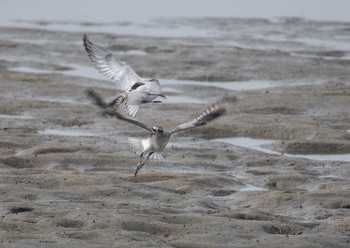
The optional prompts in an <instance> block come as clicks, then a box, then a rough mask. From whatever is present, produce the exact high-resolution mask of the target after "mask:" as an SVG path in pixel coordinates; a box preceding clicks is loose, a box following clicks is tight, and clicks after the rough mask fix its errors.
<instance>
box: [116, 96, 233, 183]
mask: <svg viewBox="0 0 350 248" xmlns="http://www.w3.org/2000/svg"><path fill="white" fill-rule="evenodd" d="M235 100H236V98H235V97H224V98H222V99H221V100H219V101H218V102H216V103H214V104H212V105H211V106H209V107H208V108H206V109H205V110H204V111H203V112H202V113H201V114H200V115H199V116H198V117H196V118H194V119H193V120H192V121H189V122H186V123H183V124H181V125H178V126H177V127H175V128H174V129H172V130H171V131H170V132H167V131H165V130H164V129H163V128H162V127H160V126H153V127H149V126H147V125H146V124H144V123H142V122H140V121H137V120H135V119H132V118H128V117H126V116H124V115H122V114H121V113H119V112H118V111H113V112H111V113H110V114H111V115H114V116H116V117H117V118H118V119H120V120H123V121H126V122H129V123H131V124H134V125H136V126H139V127H141V128H143V129H145V130H147V131H148V132H149V136H148V137H147V138H145V139H136V138H129V139H128V141H129V144H130V146H131V148H132V149H133V151H134V152H135V153H137V154H139V162H138V164H137V168H136V171H135V177H136V175H137V173H138V171H139V170H140V169H141V168H142V167H143V166H144V165H145V163H146V162H147V161H148V160H149V159H153V160H158V161H163V160H164V158H163V155H162V154H161V152H162V151H163V150H164V148H165V147H166V145H167V144H168V142H169V140H170V137H171V136H172V135H173V134H176V133H178V132H181V131H183V130H186V129H190V128H195V127H199V126H203V125H205V124H207V123H208V122H210V121H212V120H215V119H216V118H218V117H220V116H222V115H224V114H225V113H226V112H227V110H228V108H229V106H230V105H231V103H233V102H234V101H235ZM142 160H143V161H142Z"/></svg>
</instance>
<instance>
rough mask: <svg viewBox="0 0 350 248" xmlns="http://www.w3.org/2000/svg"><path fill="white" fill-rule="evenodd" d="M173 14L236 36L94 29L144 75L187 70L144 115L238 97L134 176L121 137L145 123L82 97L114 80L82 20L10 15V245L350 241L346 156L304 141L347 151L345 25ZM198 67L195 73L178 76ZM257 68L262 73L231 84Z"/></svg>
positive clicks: (164, 121) (6, 159)
mask: <svg viewBox="0 0 350 248" xmlns="http://www.w3.org/2000/svg"><path fill="white" fill-rule="evenodd" d="M178 21H179V22H182V23H184V24H185V25H190V26H193V27H196V28H201V27H205V28H209V29H211V30H224V31H226V32H229V33H232V34H233V35H232V36H228V37H226V38H225V37H218V38H215V36H214V37H213V36H211V37H198V38H196V37H188V38H186V37H184V38H179V37H177V38H164V37H162V38H160V37H158V38H157V37H145V36H117V35H112V34H104V33H96V34H95V33H91V34H89V35H90V38H91V39H92V40H93V41H95V42H96V43H98V44H101V45H105V46H106V47H109V49H110V50H111V51H113V52H114V53H115V54H117V55H120V57H121V58H122V59H123V60H124V61H127V62H128V63H129V64H130V65H132V67H133V68H134V69H135V71H137V72H138V73H139V74H140V75H142V76H143V77H145V78H150V77H156V78H160V79H162V78H165V79H176V80H178V81H175V83H171V82H168V83H166V82H165V83H164V86H163V88H164V91H165V92H164V93H165V94H166V95H168V96H169V102H168V103H167V102H164V103H163V104H154V105H146V106H142V107H141V109H140V113H139V115H138V116H137V117H138V118H139V119H140V120H142V121H143V122H145V123H147V124H149V125H154V124H158V125H161V126H163V127H164V128H165V129H166V130H169V129H171V128H173V127H175V126H176V125H177V124H180V123H182V122H185V121H188V120H190V119H192V118H193V117H195V116H196V115H197V114H198V113H200V112H201V111H202V110H203V109H204V108H205V107H206V106H207V105H208V104H210V103H212V102H214V101H216V100H217V99H219V98H220V97H222V96H223V95H227V94H228V95H231V96H236V97H237V98H238V102H237V103H236V105H235V106H234V107H233V108H232V109H231V110H230V112H229V113H228V115H227V116H224V117H223V118H221V119H218V120H217V121H215V122H214V123H211V124H210V125H208V126H205V127H201V128H197V129H194V130H189V131H185V132H182V133H179V134H178V135H176V136H174V137H173V138H172V140H171V143H170V144H169V146H168V147H167V148H166V150H165V151H164V157H165V158H166V161H164V162H153V161H152V162H150V163H148V164H147V165H146V166H145V167H144V168H143V169H142V170H141V171H140V172H139V174H138V176H137V177H136V178H135V177H134V176H133V173H134V170H135V167H136V164H137V161H138V158H137V155H135V154H133V153H132V151H131V149H130V148H129V146H128V144H127V137H129V136H132V137H144V136H145V135H147V134H146V133H145V132H144V131H143V130H142V129H138V128H137V127H134V126H130V125H128V124H126V123H123V122H120V121H117V120H115V119H113V118H107V117H103V116H102V115H101V114H100V113H99V110H98V109H97V108H96V107H95V106H93V105H92V104H91V102H90V101H89V99H87V98H86V96H85V95H84V91H85V90H86V89H88V88H93V89H95V90H96V91H98V92H99V93H100V94H101V95H103V96H104V97H105V98H106V99H112V98H113V96H114V94H115V92H114V90H113V89H114V85H113V83H112V82H109V81H108V80H103V77H100V78H101V80H99V79H98V78H99V76H98V73H97V72H96V73H95V74H94V72H91V71H93V70H94V68H93V67H92V65H91V63H90V61H89V59H88V57H87V55H86V53H85V51H84V49H83V46H82V35H83V34H82V33H78V32H61V31H60V32H55V31H43V30H40V29H21V28H5V27H2V28H0V86H1V92H0V95H1V97H0V104H1V112H0V127H1V129H0V137H1V140H0V147H1V149H0V173H1V188H0V189H1V190H0V199H1V202H2V204H1V205H0V211H1V215H2V219H1V221H0V246H3V247H156V246H157V247H281V246H283V247H349V245H350V244H349V242H350V180H349V178H350V169H349V168H350V167H349V166H350V162H349V161H348V160H347V161H342V160H337V161H336V160H327V159H325V160H317V159H307V158H305V157H303V156H297V155H324V154H330V155H332V156H334V155H341V156H346V154H349V153H350V132H349V129H350V124H349V123H350V117H349V116H350V108H349V106H350V81H349V75H350V73H349V72H350V69H349V65H350V59H349V58H350V57H349V50H347V49H346V48H344V46H342V45H343V44H346V43H349V42H350V32H349V25H350V23H337V22H316V21H305V20H301V19H281V20H279V21H276V22H271V21H267V20H264V19H224V18H222V19H213V18H211V19H202V20H191V19H182V20H178ZM236 30H237V33H238V34H239V35H238V34H237V35H235V31H236ZM281 37H284V38H283V39H282V38H281ZM79 68H80V70H78V69H79ZM84 73H85V75H84ZM91 73H92V75H93V76H91ZM188 80H192V81H198V82H199V83H198V84H197V83H188V84H186V83H183V84H179V85H176V82H181V81H183V82H186V81H188ZM164 81H166V80H164ZM200 82H205V83H203V85H204V86H201V85H200ZM251 82H255V84H259V82H261V84H266V87H257V88H255V89H253V90H228V88H229V87H230V86H228V87H223V86H222V85H223V84H225V83H226V84H227V85H230V84H233V83H235V84H237V83H241V84H249V83H251ZM267 82H268V83H267ZM161 83H162V81H161ZM229 137H247V138H254V139H263V140H272V141H273V142H271V143H269V144H263V145H261V146H260V145H257V147H260V148H264V149H266V150H268V151H272V152H266V150H261V149H254V148H252V147H249V146H248V147H247V146H245V145H244V144H243V143H242V145H232V144H230V143H225V142H221V141H217V140H216V139H220V138H221V139H222V138H229ZM284 154H289V155H295V156H287V155H284ZM330 158H331V157H330Z"/></svg>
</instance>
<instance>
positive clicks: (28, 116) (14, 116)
mask: <svg viewBox="0 0 350 248" xmlns="http://www.w3.org/2000/svg"><path fill="white" fill-rule="evenodd" d="M0 119H35V117H34V116H31V115H1V114H0Z"/></svg>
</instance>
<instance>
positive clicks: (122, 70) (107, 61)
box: [83, 34, 166, 116]
mask: <svg viewBox="0 0 350 248" xmlns="http://www.w3.org/2000/svg"><path fill="white" fill-rule="evenodd" d="M83 41H84V47H85V50H86V52H87V53H88V56H89V58H90V60H91V62H92V63H93V64H94V66H95V68H96V69H97V70H98V71H99V72H100V73H101V74H103V75H104V76H106V77H108V78H109V79H111V80H112V81H113V82H114V83H115V84H116V86H117V90H118V91H119V93H118V94H117V99H116V100H115V101H114V102H118V103H119V104H121V103H123V104H125V106H126V110H127V112H128V114H129V115H131V116H135V115H136V113H137V111H138V109H139V105H140V104H143V103H149V102H159V101H154V99H156V98H157V97H163V98H166V97H165V96H164V95H163V94H162V90H161V87H160V84H159V81H158V80H157V79H150V80H145V79H143V78H141V77H140V76H139V75H137V74H136V72H135V71H134V70H133V69H132V68H131V67H130V66H129V65H128V64H126V63H125V62H123V61H121V60H120V59H119V58H118V57H115V56H114V55H113V54H112V53H110V52H109V51H108V50H106V49H104V48H102V47H100V46H98V45H96V44H95V43H93V42H92V41H90V39H89V38H88V36H87V35H86V34H84V37H83Z"/></svg>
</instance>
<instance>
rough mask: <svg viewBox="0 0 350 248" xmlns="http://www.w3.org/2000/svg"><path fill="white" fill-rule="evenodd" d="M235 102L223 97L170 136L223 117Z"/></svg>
mask: <svg viewBox="0 0 350 248" xmlns="http://www.w3.org/2000/svg"><path fill="white" fill-rule="evenodd" d="M235 101H236V98H235V97H224V98H222V99H221V100H219V101H218V102H216V103H214V104H213V105H211V106H209V107H208V108H207V109H205V110H204V111H203V112H202V113H201V114H200V115H199V116H198V117H196V118H194V119H193V120H192V121H189V122H186V123H183V124H181V125H179V126H177V127H175V128H174V129H173V130H172V131H171V132H170V134H174V133H177V132H180V131H183V130H185V129H189V128H194V127H199V126H203V125H205V124H207V123H208V122H210V121H212V120H215V119H216V118H218V117H220V116H222V115H224V114H225V113H226V111H227V109H228V108H229V106H230V105H231V104H232V103H233V102H235Z"/></svg>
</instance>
